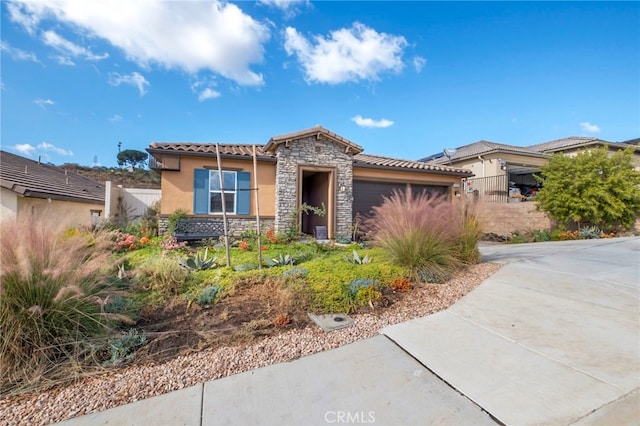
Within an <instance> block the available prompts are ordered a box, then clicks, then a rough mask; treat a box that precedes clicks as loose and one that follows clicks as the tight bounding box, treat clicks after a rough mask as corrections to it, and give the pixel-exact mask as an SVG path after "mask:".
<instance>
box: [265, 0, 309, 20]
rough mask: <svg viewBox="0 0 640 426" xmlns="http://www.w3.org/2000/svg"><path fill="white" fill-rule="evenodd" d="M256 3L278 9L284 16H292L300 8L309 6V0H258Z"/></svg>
mask: <svg viewBox="0 0 640 426" xmlns="http://www.w3.org/2000/svg"><path fill="white" fill-rule="evenodd" d="M258 4H261V5H264V6H268V7H272V8H275V9H279V10H280V11H281V12H282V13H283V14H284V17H285V18H293V17H294V16H296V15H297V14H298V13H299V12H300V10H301V9H303V8H305V7H310V6H311V2H310V1H309V0H258Z"/></svg>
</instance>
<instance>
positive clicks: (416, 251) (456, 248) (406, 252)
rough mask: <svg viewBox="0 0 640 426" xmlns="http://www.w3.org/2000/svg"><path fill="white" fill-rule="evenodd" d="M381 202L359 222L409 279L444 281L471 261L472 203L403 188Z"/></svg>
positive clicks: (475, 230) (476, 230)
mask: <svg viewBox="0 0 640 426" xmlns="http://www.w3.org/2000/svg"><path fill="white" fill-rule="evenodd" d="M383 200H384V201H383V203H382V205H380V206H376V207H373V215H372V216H371V217H369V218H368V219H367V220H366V221H365V226H366V228H367V230H368V231H369V235H370V236H371V237H372V238H373V241H374V242H375V243H376V244H378V245H380V246H381V247H383V248H384V249H385V250H386V252H387V253H388V255H389V256H390V258H391V260H392V261H393V262H396V263H398V264H400V265H402V266H406V267H408V268H409V269H410V271H411V276H412V278H413V279H421V280H422V281H430V282H444V281H446V280H448V279H449V278H450V277H451V273H452V272H453V270H455V269H457V268H459V267H461V266H464V265H468V264H473V263H477V261H478V258H479V254H478V249H477V243H478V241H479V239H480V235H481V227H480V223H479V221H478V219H477V215H476V214H475V212H474V205H473V204H465V203H464V202H462V201H458V200H456V201H454V202H450V201H449V200H448V198H447V196H445V195H434V194H429V193H427V192H422V193H418V194H414V193H413V191H412V190H411V188H410V187H409V186H407V189H406V190H405V191H404V192H402V191H398V190H396V191H394V192H393V194H392V195H391V196H389V197H383Z"/></svg>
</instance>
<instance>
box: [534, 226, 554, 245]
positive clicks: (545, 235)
mask: <svg viewBox="0 0 640 426" xmlns="http://www.w3.org/2000/svg"><path fill="white" fill-rule="evenodd" d="M533 236H534V241H538V242H544V241H550V240H551V234H549V232H547V231H544V230H541V229H536V230H534V231H533Z"/></svg>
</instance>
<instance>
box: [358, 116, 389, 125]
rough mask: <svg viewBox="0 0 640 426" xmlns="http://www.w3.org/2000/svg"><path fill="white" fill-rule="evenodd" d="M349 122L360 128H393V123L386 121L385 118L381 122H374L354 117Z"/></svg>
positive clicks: (369, 119)
mask: <svg viewBox="0 0 640 426" xmlns="http://www.w3.org/2000/svg"><path fill="white" fill-rule="evenodd" d="M351 121H353V122H354V123H356V124H357V125H358V126H360V127H377V128H385V127H389V126H393V121H391V120H387V119H386V118H383V119H382V120H374V119H372V118H363V117H362V116H361V115H356V116H355V117H353V118H352V119H351Z"/></svg>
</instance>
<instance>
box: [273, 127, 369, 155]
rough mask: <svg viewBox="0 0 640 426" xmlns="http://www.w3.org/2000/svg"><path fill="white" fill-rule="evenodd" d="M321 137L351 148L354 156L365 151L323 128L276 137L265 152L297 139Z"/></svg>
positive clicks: (313, 128)
mask: <svg viewBox="0 0 640 426" xmlns="http://www.w3.org/2000/svg"><path fill="white" fill-rule="evenodd" d="M319 135H323V136H325V137H326V138H328V139H329V140H332V141H334V142H336V143H338V144H340V145H343V146H345V147H348V148H350V149H351V151H352V152H353V153H354V154H359V153H361V152H362V151H363V150H364V149H363V148H362V147H361V146H360V145H358V144H355V143H353V142H351V141H350V140H349V139H346V138H343V137H342V136H340V135H338V134H336V133H333V132H331V131H329V130H327V129H325V128H324V127H322V126H316V127H311V128H309V129H305V130H299V131H297V132H292V133H285V134H284V135H278V136H274V137H272V138H271V139H269V142H267V144H266V145H265V146H264V150H265V151H267V152H271V151H272V150H273V149H274V148H275V147H276V146H277V145H279V144H281V143H284V142H288V141H293V140H296V139H302V138H306V137H309V136H319Z"/></svg>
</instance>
